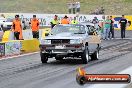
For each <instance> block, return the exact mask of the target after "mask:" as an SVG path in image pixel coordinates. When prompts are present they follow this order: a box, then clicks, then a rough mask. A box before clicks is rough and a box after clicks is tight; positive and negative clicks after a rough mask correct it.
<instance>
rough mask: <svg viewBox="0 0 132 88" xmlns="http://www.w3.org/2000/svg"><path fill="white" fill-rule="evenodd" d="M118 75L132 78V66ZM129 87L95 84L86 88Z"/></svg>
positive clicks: (124, 85)
mask: <svg viewBox="0 0 132 88" xmlns="http://www.w3.org/2000/svg"><path fill="white" fill-rule="evenodd" d="M117 74H130V75H131V76H132V66H131V67H129V68H127V69H125V70H123V71H121V72H119V73H117ZM127 85H128V84H95V85H92V86H88V87H86V88H124V87H126V86H127Z"/></svg>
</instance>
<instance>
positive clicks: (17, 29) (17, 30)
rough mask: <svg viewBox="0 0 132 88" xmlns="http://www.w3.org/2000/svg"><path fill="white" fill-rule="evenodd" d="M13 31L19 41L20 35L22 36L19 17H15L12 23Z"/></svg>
mask: <svg viewBox="0 0 132 88" xmlns="http://www.w3.org/2000/svg"><path fill="white" fill-rule="evenodd" d="M12 31H13V32H14V36H15V38H16V40H19V39H20V35H21V34H22V25H21V20H20V19H19V15H15V19H14V20H13V22H12Z"/></svg>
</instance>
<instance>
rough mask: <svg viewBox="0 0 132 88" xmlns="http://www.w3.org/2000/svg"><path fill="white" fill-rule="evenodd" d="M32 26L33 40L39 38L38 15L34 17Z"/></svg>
mask: <svg viewBox="0 0 132 88" xmlns="http://www.w3.org/2000/svg"><path fill="white" fill-rule="evenodd" d="M30 26H31V29H32V33H33V38H39V20H38V19H37V18H36V15H33V19H32V20H31V22H30Z"/></svg>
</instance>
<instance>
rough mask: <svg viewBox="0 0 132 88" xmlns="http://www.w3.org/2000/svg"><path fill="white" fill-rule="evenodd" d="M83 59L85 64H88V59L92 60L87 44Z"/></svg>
mask: <svg viewBox="0 0 132 88" xmlns="http://www.w3.org/2000/svg"><path fill="white" fill-rule="evenodd" d="M82 61H83V64H87V63H88V61H90V58H89V49H88V46H85V50H84V51H83V53H82Z"/></svg>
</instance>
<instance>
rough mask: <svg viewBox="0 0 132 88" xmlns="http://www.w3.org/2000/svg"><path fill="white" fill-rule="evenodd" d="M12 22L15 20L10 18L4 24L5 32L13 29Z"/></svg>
mask: <svg viewBox="0 0 132 88" xmlns="http://www.w3.org/2000/svg"><path fill="white" fill-rule="evenodd" d="M12 21H13V19H10V18H8V19H7V20H6V21H4V23H3V31H7V30H10V29H11V27H12Z"/></svg>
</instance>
